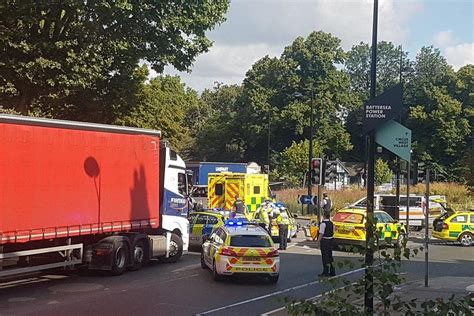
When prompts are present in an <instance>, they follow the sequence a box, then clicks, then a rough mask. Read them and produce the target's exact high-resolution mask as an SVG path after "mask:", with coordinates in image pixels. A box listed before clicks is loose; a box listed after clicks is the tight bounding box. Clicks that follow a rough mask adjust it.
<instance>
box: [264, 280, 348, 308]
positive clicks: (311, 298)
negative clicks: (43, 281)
mask: <svg viewBox="0 0 474 316" xmlns="http://www.w3.org/2000/svg"><path fill="white" fill-rule="evenodd" d="M356 283H357V282H353V283H351V284H348V285H344V286H341V287H339V288H337V289H333V290H331V291H328V292H323V293H321V294H318V295H316V296H313V297H310V298H308V299H306V300H305V301H314V300H315V299H317V298H320V297H322V296H323V295H324V294H328V293H332V292H335V291H337V290H341V289H344V288H346V287H348V286H349V285H354V284H356ZM299 304H301V302H297V303H296V304H295V305H299ZM284 309H286V306H282V307H280V308H277V309H274V310H272V311H269V312H266V313H263V314H260V316H268V315H271V314H273V313H278V312H281V311H282V310H284Z"/></svg>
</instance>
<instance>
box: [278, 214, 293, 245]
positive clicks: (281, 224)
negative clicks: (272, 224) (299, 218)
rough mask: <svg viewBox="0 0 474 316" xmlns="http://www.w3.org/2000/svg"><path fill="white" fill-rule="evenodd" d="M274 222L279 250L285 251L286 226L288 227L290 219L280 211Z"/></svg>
mask: <svg viewBox="0 0 474 316" xmlns="http://www.w3.org/2000/svg"><path fill="white" fill-rule="evenodd" d="M276 222H277V224H278V235H279V237H280V248H279V249H280V250H286V242H287V238H288V225H290V219H289V218H288V213H287V212H286V211H284V210H281V211H280V214H279V215H278V217H277V219H276Z"/></svg>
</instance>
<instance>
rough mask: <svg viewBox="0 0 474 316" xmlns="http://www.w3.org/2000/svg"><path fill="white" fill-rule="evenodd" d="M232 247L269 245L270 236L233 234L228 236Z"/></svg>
mask: <svg viewBox="0 0 474 316" xmlns="http://www.w3.org/2000/svg"><path fill="white" fill-rule="evenodd" d="M230 245H231V246H234V247H271V243H270V238H269V237H268V236H263V235H235V236H232V237H231V238H230Z"/></svg>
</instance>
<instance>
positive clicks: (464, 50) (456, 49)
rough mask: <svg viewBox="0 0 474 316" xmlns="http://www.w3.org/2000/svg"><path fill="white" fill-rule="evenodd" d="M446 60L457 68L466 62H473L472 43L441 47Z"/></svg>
mask: <svg viewBox="0 0 474 316" xmlns="http://www.w3.org/2000/svg"><path fill="white" fill-rule="evenodd" d="M443 52H444V55H445V57H446V60H447V61H448V63H449V64H451V65H452V66H453V68H454V69H455V70H458V69H459V68H461V67H462V66H465V65H467V64H474V43H462V44H458V45H454V46H448V47H446V48H445V49H443Z"/></svg>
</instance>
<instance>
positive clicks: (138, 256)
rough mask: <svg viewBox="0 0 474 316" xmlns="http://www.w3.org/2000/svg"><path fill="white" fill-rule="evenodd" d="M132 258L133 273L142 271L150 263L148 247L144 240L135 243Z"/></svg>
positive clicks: (131, 268) (131, 267)
mask: <svg viewBox="0 0 474 316" xmlns="http://www.w3.org/2000/svg"><path fill="white" fill-rule="evenodd" d="M131 257H132V265H131V266H130V270H132V271H136V270H140V269H141V268H142V267H143V265H145V264H147V263H148V260H149V257H148V247H147V246H146V243H145V241H144V240H143V239H139V240H137V241H136V242H135V244H134V245H133V251H132V256H131Z"/></svg>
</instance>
